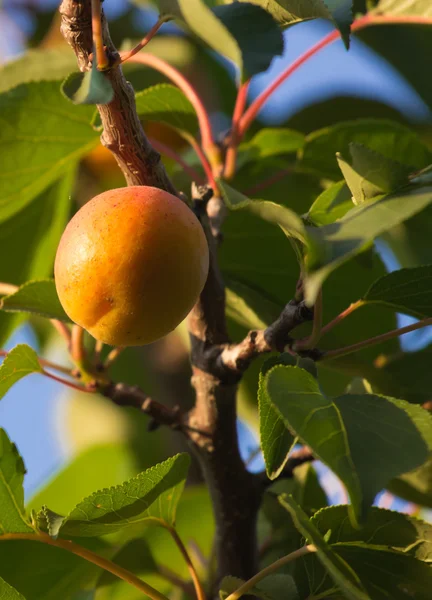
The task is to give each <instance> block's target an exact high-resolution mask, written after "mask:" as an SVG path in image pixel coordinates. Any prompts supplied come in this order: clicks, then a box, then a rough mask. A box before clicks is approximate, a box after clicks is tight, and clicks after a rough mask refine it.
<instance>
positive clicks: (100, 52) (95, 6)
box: [91, 0, 110, 71]
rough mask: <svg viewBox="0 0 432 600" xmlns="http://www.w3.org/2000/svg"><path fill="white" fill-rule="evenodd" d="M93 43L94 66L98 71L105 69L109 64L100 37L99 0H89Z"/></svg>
mask: <svg viewBox="0 0 432 600" xmlns="http://www.w3.org/2000/svg"><path fill="white" fill-rule="evenodd" d="M91 11H92V32H93V45H94V48H95V58H96V66H97V68H98V70H99V71H106V69H108V67H109V66H110V64H109V60H108V57H107V55H106V52H105V48H104V44H103V39H102V9H101V1H100V0H91Z"/></svg>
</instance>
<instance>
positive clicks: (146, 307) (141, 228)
mask: <svg viewBox="0 0 432 600" xmlns="http://www.w3.org/2000/svg"><path fill="white" fill-rule="evenodd" d="M208 265H209V256H208V246H207V240H206V238H205V235H204V231H203V229H202V227H201V224H200V222H199V221H198V219H197V218H196V217H195V215H194V213H193V212H192V211H191V210H190V209H189V207H188V206H186V204H184V203H183V202H182V201H181V200H179V199H178V198H176V197H175V196H173V195H172V194H169V193H168V192H165V191H162V190H159V189H157V188H153V187H147V186H131V187H127V188H119V189H113V190H110V191H108V192H104V193H103V194H99V195H98V196H96V197H95V198H93V199H92V200H90V201H89V202H88V203H87V204H85V205H84V206H83V207H82V208H81V209H80V210H79V211H78V212H77V213H76V214H75V216H74V217H73V218H72V220H71V221H70V222H69V224H68V225H67V227H66V229H65V231H64V233H63V236H62V238H61V240H60V244H59V247H58V250H57V255H56V259H55V267H54V272H55V282H56V288H57V293H58V296H59V299H60V302H61V304H62V306H63V308H64V310H65V311H66V313H67V315H68V316H69V317H70V318H71V320H72V321H74V322H75V323H77V324H78V325H81V327H83V328H84V329H86V330H87V331H88V332H89V333H90V334H91V335H92V336H93V337H94V338H96V339H97V340H100V341H101V342H104V343H106V344H110V345H113V346H140V345H143V344H149V343H150V342H153V341H155V340H157V339H159V338H161V337H163V336H164V335H166V334H167V333H169V332H170V331H172V330H173V329H175V327H176V326H177V325H178V324H179V323H180V322H181V321H182V320H183V319H184V318H185V317H186V315H187V314H188V313H189V311H190V310H191V308H192V307H193V305H194V303H195V302H196V300H197V298H198V296H199V294H200V292H201V290H202V288H203V287H204V284H205V281H206V278H207V272H208Z"/></svg>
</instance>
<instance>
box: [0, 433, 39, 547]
mask: <svg viewBox="0 0 432 600" xmlns="http://www.w3.org/2000/svg"><path fill="white" fill-rule="evenodd" d="M24 474H25V467H24V462H23V460H22V458H21V456H20V455H19V452H18V450H17V448H16V446H15V444H12V442H11V441H10V440H9V438H8V436H7V434H6V432H5V431H4V429H0V535H1V534H4V533H29V532H30V533H32V532H33V529H32V528H31V527H30V525H29V523H28V519H27V517H26V514H25V511H24V488H23V481H24ZM0 543H1V542H0Z"/></svg>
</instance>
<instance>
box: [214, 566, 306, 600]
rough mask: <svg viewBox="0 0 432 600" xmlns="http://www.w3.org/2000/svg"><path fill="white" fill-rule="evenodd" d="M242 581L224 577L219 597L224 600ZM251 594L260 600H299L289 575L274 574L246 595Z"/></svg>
mask: <svg viewBox="0 0 432 600" xmlns="http://www.w3.org/2000/svg"><path fill="white" fill-rule="evenodd" d="M243 583H244V581H243V579H239V578H238V577H232V576H231V575H228V576H227V577H224V578H223V579H222V581H221V583H220V590H219V597H220V599H221V600H225V598H227V597H228V596H229V595H230V594H232V593H233V592H235V591H236V590H237V589H238V588H239V587H240V586H241V585H243ZM249 594H251V595H252V596H254V597H256V598H260V599H261V600H286V599H287V598H289V600H299V595H298V592H297V587H296V584H295V581H294V579H293V578H292V577H291V575H286V574H283V573H275V574H273V575H269V576H268V577H266V578H265V579H263V580H262V581H260V582H259V583H258V584H257V585H255V586H254V587H253V588H252V589H251V590H250V592H248V595H249Z"/></svg>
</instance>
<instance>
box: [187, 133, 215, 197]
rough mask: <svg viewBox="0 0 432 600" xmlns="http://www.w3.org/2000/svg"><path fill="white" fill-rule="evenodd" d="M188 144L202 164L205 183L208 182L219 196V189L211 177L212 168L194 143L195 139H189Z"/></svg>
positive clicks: (196, 143) (200, 149) (198, 146)
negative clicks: (205, 178)
mask: <svg viewBox="0 0 432 600" xmlns="http://www.w3.org/2000/svg"><path fill="white" fill-rule="evenodd" d="M189 143H190V145H191V146H192V148H193V149H194V150H195V152H196V154H197V156H198V158H199V159H200V161H201V164H202V166H203V169H204V171H205V174H206V176H207V181H208V183H209V185H210V186H211V187H212V189H213V191H214V193H215V195H216V196H219V189H218V186H217V183H216V180H215V178H214V176H213V171H212V168H211V166H210V163H209V161H208V160H207V158H206V156H205V154H204V152H203V151H202V148H201V146H200V145H199V144H198V142H197V141H196V139H195V138H193V137H191V138H190V140H189Z"/></svg>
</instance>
